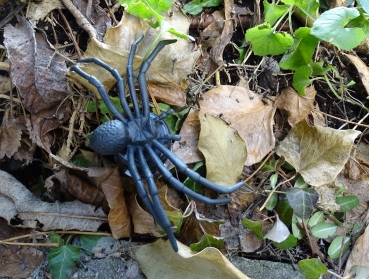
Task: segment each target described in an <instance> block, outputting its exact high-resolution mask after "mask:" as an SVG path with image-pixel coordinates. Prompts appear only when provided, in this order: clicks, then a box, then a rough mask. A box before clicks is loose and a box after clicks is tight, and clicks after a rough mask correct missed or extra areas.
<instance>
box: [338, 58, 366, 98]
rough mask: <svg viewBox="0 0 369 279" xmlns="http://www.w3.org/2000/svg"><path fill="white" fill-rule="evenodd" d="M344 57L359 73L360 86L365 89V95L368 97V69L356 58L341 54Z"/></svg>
mask: <svg viewBox="0 0 369 279" xmlns="http://www.w3.org/2000/svg"><path fill="white" fill-rule="evenodd" d="M342 55H344V56H345V57H347V58H348V59H349V60H350V61H351V63H352V64H354V66H355V67H356V69H357V71H358V72H359V77H360V78H361V81H362V84H363V86H364V87H365V89H366V93H367V94H368V95H369V69H368V67H367V66H366V64H365V63H364V62H363V61H362V60H361V59H360V58H359V57H357V56H354V55H351V54H346V53H342Z"/></svg>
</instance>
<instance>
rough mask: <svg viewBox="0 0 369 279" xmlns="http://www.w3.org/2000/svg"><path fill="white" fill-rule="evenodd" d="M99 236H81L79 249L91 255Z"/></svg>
mask: <svg viewBox="0 0 369 279" xmlns="http://www.w3.org/2000/svg"><path fill="white" fill-rule="evenodd" d="M100 238H101V236H99V235H81V238H80V239H81V247H82V248H83V249H85V250H86V251H88V252H90V253H92V249H93V248H94V247H95V246H96V244H97V242H98V241H99V239H100Z"/></svg>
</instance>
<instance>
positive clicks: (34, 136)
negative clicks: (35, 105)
mask: <svg viewBox="0 0 369 279" xmlns="http://www.w3.org/2000/svg"><path fill="white" fill-rule="evenodd" d="M27 124H28V125H27V129H28V132H29V137H30V138H31V140H32V143H34V144H37V145H38V146H39V147H41V148H43V149H45V150H46V151H47V152H48V153H51V150H50V146H51V143H52V142H53V136H52V135H51V134H50V133H49V132H50V131H52V130H54V129H56V128H58V127H59V126H60V122H59V121H58V120H57V119H55V118H54V119H46V118H44V117H41V116H37V115H31V119H30V122H27Z"/></svg>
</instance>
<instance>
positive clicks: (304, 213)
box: [286, 188, 319, 219]
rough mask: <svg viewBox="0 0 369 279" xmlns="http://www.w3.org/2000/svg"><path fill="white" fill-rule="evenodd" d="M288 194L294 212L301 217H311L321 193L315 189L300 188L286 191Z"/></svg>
mask: <svg viewBox="0 0 369 279" xmlns="http://www.w3.org/2000/svg"><path fill="white" fill-rule="evenodd" d="M286 196H287V199H288V202H289V203H290V206H291V207H292V209H293V212H294V213H295V214H296V215H297V216H298V217H300V218H301V219H307V218H309V217H310V215H311V213H312V212H313V209H314V205H315V203H316V202H317V201H318V198H319V194H318V193H317V192H316V191H315V190H314V189H300V188H291V189H288V190H287V191H286Z"/></svg>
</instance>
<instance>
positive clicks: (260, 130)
mask: <svg viewBox="0 0 369 279" xmlns="http://www.w3.org/2000/svg"><path fill="white" fill-rule="evenodd" d="M202 97H203V98H202V100H200V101H199V103H200V107H201V111H203V112H204V113H209V114H212V115H216V116H219V115H221V117H222V119H223V120H225V121H226V122H227V123H229V124H230V127H232V128H234V129H235V130H237V132H238V134H239V135H240V136H241V138H242V139H243V140H244V141H245V143H246V150H247V159H246V162H245V165H246V166H250V165H253V164H255V163H258V162H260V161H261V160H262V158H264V157H265V156H266V155H267V154H268V153H269V152H270V151H271V150H272V149H273V148H274V145H275V138H274V135H273V117H274V112H275V108H274V107H272V106H269V105H267V104H265V103H264V102H263V101H262V98H261V96H259V95H257V94H256V93H254V92H252V91H251V90H248V89H246V88H244V87H240V86H230V85H220V86H218V87H216V88H213V89H211V90H209V91H207V92H206V93H204V94H203V96H202ZM190 116H191V121H185V122H184V123H183V126H182V129H181V132H180V135H181V136H183V138H182V140H181V141H180V142H178V143H175V144H174V145H173V151H174V153H175V154H176V155H177V156H178V157H180V158H181V159H182V160H183V161H184V162H185V163H187V164H189V163H190V162H191V163H193V162H197V161H198V159H199V158H201V157H199V155H198V150H197V142H198V135H199V134H198V132H197V131H199V129H200V127H199V124H198V123H199V122H197V121H198V120H196V116H197V115H196V114H191V112H190V114H189V115H188V117H190ZM186 120H187V119H186ZM182 130H184V131H185V132H182ZM182 152H185V153H187V154H185V155H182V154H181V153H182ZM196 160H197V161H196Z"/></svg>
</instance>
